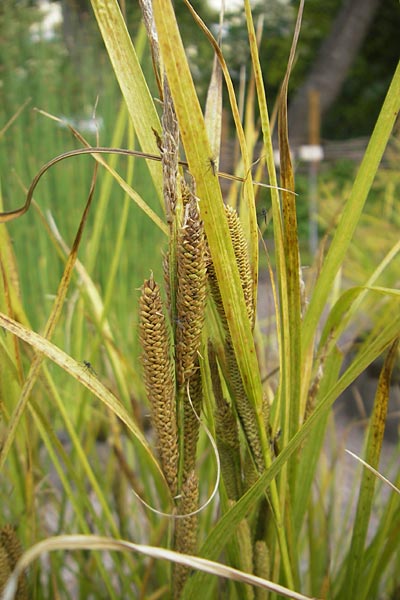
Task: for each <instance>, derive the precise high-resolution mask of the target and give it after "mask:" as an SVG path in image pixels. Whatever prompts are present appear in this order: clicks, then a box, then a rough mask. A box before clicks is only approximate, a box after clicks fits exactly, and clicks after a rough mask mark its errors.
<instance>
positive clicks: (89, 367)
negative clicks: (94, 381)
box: [83, 360, 97, 377]
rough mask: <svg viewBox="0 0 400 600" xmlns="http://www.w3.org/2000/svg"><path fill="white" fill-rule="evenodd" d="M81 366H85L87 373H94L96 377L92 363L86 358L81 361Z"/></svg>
mask: <svg viewBox="0 0 400 600" xmlns="http://www.w3.org/2000/svg"><path fill="white" fill-rule="evenodd" d="M83 366H84V367H85V371H89V373H91V374H92V375H96V377H97V373H96V371H95V370H94V369H93V367H92V364H91V363H90V362H89V361H88V360H84V361H83Z"/></svg>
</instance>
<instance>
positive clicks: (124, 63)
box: [91, 0, 164, 207]
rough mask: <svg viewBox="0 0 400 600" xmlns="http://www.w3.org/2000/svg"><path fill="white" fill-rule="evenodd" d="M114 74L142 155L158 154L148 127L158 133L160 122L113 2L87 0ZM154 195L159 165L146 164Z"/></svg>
mask: <svg viewBox="0 0 400 600" xmlns="http://www.w3.org/2000/svg"><path fill="white" fill-rule="evenodd" d="M91 2H92V7H93V10H94V14H95V16H96V19H97V23H98V25H99V28H100V31H101V34H102V36H103V40H104V43H105V45H106V48H107V52H108V54H109V57H110V60H111V64H112V66H113V69H114V73H115V75H116V77H117V79H118V83H119V85H120V87H121V90H122V94H123V96H124V98H125V102H126V104H127V106H128V110H129V114H130V117H131V119H132V123H133V126H134V128H135V133H136V135H137V137H138V140H139V144H140V146H141V148H142V150H143V152H147V153H150V154H158V153H159V150H158V148H157V143H156V139H155V137H154V134H153V131H152V128H154V129H155V130H156V131H158V132H160V131H161V127H160V122H159V118H158V115H157V111H156V108H155V106H154V102H153V99H152V97H151V94H150V90H149V88H148V86H147V83H146V80H145V77H144V75H143V71H142V69H141V66H140V64H139V61H138V58H137V55H136V52H135V49H134V47H133V44H132V41H131V38H130V37H129V33H128V30H127V28H126V25H125V22H124V19H123V17H122V13H121V10H120V8H119V5H118V2H117V0H91ZM148 166H149V171H150V173H151V175H152V178H153V181H154V187H155V189H156V193H157V194H158V195H159V198H160V202H161V205H162V206H163V207H164V201H163V198H162V194H161V190H162V171H161V166H160V165H159V164H157V163H154V162H153V161H149V162H148Z"/></svg>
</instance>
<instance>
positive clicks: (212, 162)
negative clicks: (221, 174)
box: [208, 156, 218, 177]
mask: <svg viewBox="0 0 400 600" xmlns="http://www.w3.org/2000/svg"><path fill="white" fill-rule="evenodd" d="M208 160H209V161H210V167H211V171H212V174H213V175H214V177H215V176H216V174H217V172H218V169H217V161H216V159H215V158H213V157H212V156H210V157H209V159H208Z"/></svg>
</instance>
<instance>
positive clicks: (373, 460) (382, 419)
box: [340, 339, 399, 600]
mask: <svg viewBox="0 0 400 600" xmlns="http://www.w3.org/2000/svg"><path fill="white" fill-rule="evenodd" d="M398 346H399V339H397V340H396V341H395V342H394V343H393V344H392V346H391V347H390V349H389V352H388V354H387V357H386V360H385V363H384V365H383V369H382V371H381V374H380V377H379V381H378V389H377V392H376V396H375V402H374V409H373V412H372V417H371V422H370V427H369V431H368V438H367V447H366V462H367V463H368V464H370V465H371V466H372V467H373V468H375V469H376V468H377V467H378V464H379V457H380V454H381V449H382V441H383V434H384V431H385V424H386V415H387V407H388V402H389V389H390V377H391V373H392V370H393V366H394V363H395V360H396V358H397V349H398ZM376 479H377V478H376V476H375V475H374V474H373V473H371V471H370V470H367V469H364V471H363V475H362V480H361V485H360V493H359V498H358V503H357V511H356V517H355V522H354V528H353V536H352V539H351V545H350V550H349V553H348V557H347V565H346V566H347V575H346V578H345V581H344V583H343V589H342V592H341V594H340V597H341V598H348V599H349V600H352V599H353V598H358V597H359V596H358V587H359V585H360V583H361V582H362V579H363V576H362V575H363V573H364V569H365V568H366V566H367V565H366V564H365V549H364V547H365V541H366V537H367V531H368V524H369V519H370V515H371V509H372V499H373V494H374V488H375V483H376Z"/></svg>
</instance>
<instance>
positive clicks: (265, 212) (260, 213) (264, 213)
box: [257, 207, 271, 225]
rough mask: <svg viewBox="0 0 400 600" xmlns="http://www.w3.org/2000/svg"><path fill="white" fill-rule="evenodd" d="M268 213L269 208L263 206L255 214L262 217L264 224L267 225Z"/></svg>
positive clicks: (269, 211)
mask: <svg viewBox="0 0 400 600" xmlns="http://www.w3.org/2000/svg"><path fill="white" fill-rule="evenodd" d="M270 213H271V210H267V209H266V208H265V207H263V208H262V209H261V210H260V211H257V216H258V217H261V218H262V219H263V221H264V223H265V225H268V222H269V219H270Z"/></svg>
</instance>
